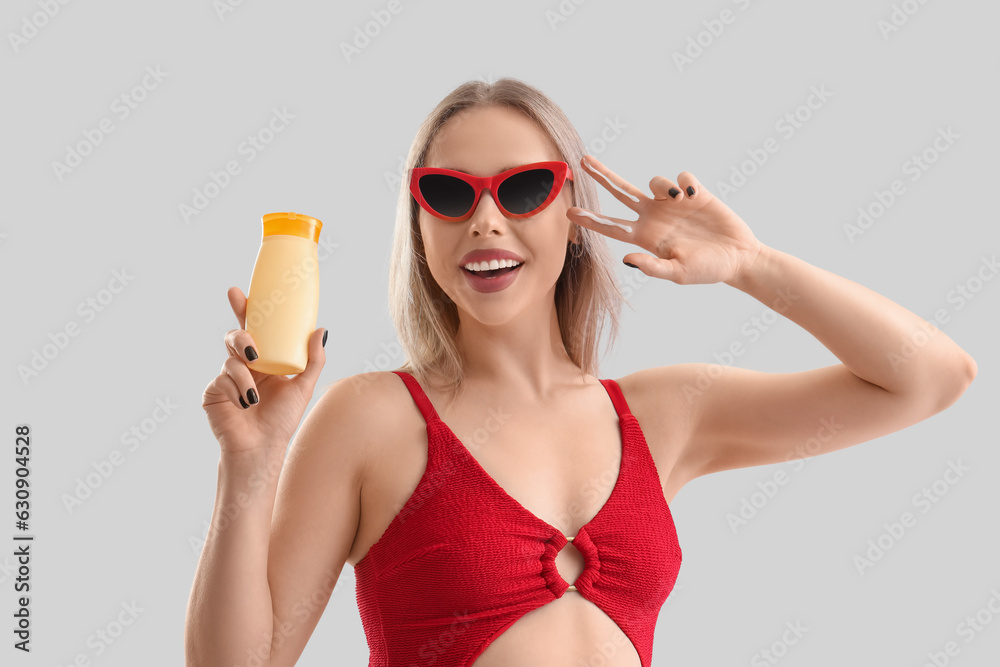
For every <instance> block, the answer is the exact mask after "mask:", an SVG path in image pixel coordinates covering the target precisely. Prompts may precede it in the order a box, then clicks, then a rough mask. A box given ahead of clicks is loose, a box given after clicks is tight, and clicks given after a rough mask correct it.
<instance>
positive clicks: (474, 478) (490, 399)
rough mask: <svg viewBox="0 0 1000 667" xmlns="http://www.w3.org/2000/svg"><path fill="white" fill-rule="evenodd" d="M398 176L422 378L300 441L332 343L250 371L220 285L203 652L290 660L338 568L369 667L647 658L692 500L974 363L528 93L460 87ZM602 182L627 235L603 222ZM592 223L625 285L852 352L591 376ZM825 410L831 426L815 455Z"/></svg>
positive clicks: (338, 387)
mask: <svg viewBox="0 0 1000 667" xmlns="http://www.w3.org/2000/svg"><path fill="white" fill-rule="evenodd" d="M407 168H408V169H407V172H406V173H407V179H406V180H404V182H403V184H402V187H401V189H400V200H399V207H398V215H397V220H396V230H395V239H394V244H393V251H392V262H391V265H390V283H391V284H390V304H391V308H392V313H393V316H394V319H395V324H396V327H397V332H398V335H399V339H400V342H401V344H402V345H403V348H404V350H405V352H406V354H407V364H406V365H405V366H403V367H402V368H400V369H397V370H396V371H393V372H376V373H365V374H360V375H356V376H353V377H350V378H345V379H342V380H340V381H338V382H336V383H334V384H333V385H331V386H330V387H329V388H328V389H327V390H325V391H324V393H323V394H322V395H321V396H320V398H319V400H318V401H317V403H316V405H315V406H314V408H313V410H312V411H311V412H310V413H309V415H308V416H307V417H306V419H305V421H304V422H303V423H302V427H301V429H299V430H298V433H297V434H295V430H296V428H297V427H298V425H299V421H300V419H301V417H302V415H303V413H304V411H305V408H306V406H307V405H308V403H309V401H310V398H311V396H312V395H313V390H314V387H315V384H316V381H317V379H318V378H319V375H320V371H321V370H322V368H323V365H324V363H325V360H326V357H325V352H324V347H323V346H324V344H325V343H326V342H327V332H326V330H325V329H319V330H317V331H315V332H314V333H313V335H312V338H311V339H310V342H309V344H310V348H309V351H310V361H309V366H308V367H307V368H306V370H305V371H304V372H302V373H301V374H299V375H298V376H295V377H292V378H286V377H283V376H270V375H264V374H261V373H257V372H255V371H254V370H253V360H254V358H255V356H256V355H255V354H254V341H253V340H252V339H251V337H250V336H249V335H248V334H247V332H246V331H245V330H244V329H243V326H244V317H245V308H246V299H245V297H244V295H243V294H242V293H241V292H240V290H239V289H238V288H235V287H234V288H231V289H230V291H229V299H230V303H231V304H232V307H233V311H234V312H235V314H236V317H237V319H238V321H239V324H240V328H239V329H234V330H232V331H230V332H229V333H228V334H227V335H226V347H227V349H228V351H229V358H228V359H227V360H226V362H225V364H224V366H223V369H222V372H221V373H220V374H219V376H218V377H217V378H215V379H214V380H213V381H212V382H211V383H210V384H209V385H208V387H207V388H206V390H205V393H204V400H203V405H204V408H205V411H206V413H207V415H208V419H209V423H210V425H211V428H212V431H213V433H214V434H215V436H216V437H217V439H218V440H219V443H220V446H221V456H220V460H219V484H218V491H217V496H216V503H215V510H214V514H213V521H212V528H211V531H210V533H209V536H208V539H207V541H206V544H205V548H204V550H203V553H202V555H201V560H200V561H199V564H198V570H197V573H196V576H195V581H194V586H193V589H192V591H191V597H190V602H189V608H188V619H187V626H186V654H187V662H188V665H191V666H195V665H198V666H202V665H204V666H209V665H211V666H213V667H214V666H217V665H226V666H229V665H236V664H242V665H269V666H270V667H279V666H282V667H283V666H287V665H293V664H295V662H296V660H297V659H298V657H299V655H300V654H301V652H302V650H303V648H304V646H305V644H306V641H307V640H308V638H309V637H310V635H311V634H312V632H313V629H314V628H315V627H316V623H317V622H318V620H319V618H320V615H321V614H322V612H323V609H324V608H325V606H326V604H327V601H328V599H329V596H330V594H331V592H332V590H333V588H334V586H335V584H336V582H337V579H338V577H339V576H340V573H341V571H342V569H343V566H344V563H350V564H351V566H352V567H354V568H355V575H356V578H357V601H358V606H359V610H360V613H361V617H362V620H363V623H364V628H365V633H366V635H367V639H368V643H369V647H370V650H371V664H372V665H379V666H386V667H397V666H398V667H404V666H405V667H409V666H410V665H436V666H439V667H469V666H470V665H472V664H475V665H476V667H500V666H504V667H507V666H509V665H518V666H519V667H525V666H533V665H539V666H540V665H546V666H551V665H566V666H569V665H578V664H591V660H592V659H597V658H600V659H601V661H602V662H601V664H605V665H609V666H612V667H649V665H650V663H651V656H652V640H653V631H654V626H655V623H656V617H657V614H658V612H659V609H660V607H661V605H662V604H663V602H664V601H665V600H666V598H667V596H668V595H669V593H670V591H671V589H672V588H673V585H674V581H675V579H676V576H677V572H678V570H679V568H680V564H681V549H680V545H679V543H678V540H677V535H676V532H675V531H674V525H673V520H672V517H671V514H670V509H669V505H668V503H669V502H670V501H672V500H673V498H674V496H675V495H676V494H677V492H678V491H679V490H680V489H681V488H682V487H683V486H684V484H686V483H687V482H689V481H690V480H692V479H694V478H696V477H698V476H701V475H706V474H709V473H712V472H717V471H720V470H729V469H733V468H741V467H747V466H759V465H765V464H770V463H779V462H784V461H787V460H790V459H792V458H803V457H806V456H815V455H817V454H823V453H827V452H832V451H836V450H839V449H843V448H845V447H849V446H851V445H854V444H857V443H860V442H865V441H868V440H872V439H873V438H878V437H879V436H882V435H885V434H888V433H892V432H894V431H897V430H900V429H902V428H905V427H907V426H909V425H911V424H914V423H917V422H919V421H921V420H923V419H926V418H928V417H930V416H932V415H934V414H936V413H937V412H940V411H941V410H944V409H945V408H946V407H948V406H949V405H951V404H952V403H953V402H954V401H955V400H956V399H957V398H958V397H959V396H960V395H961V394H962V393H963V391H965V389H966V387H968V385H969V383H970V382H971V381H972V379H973V377H974V376H975V374H976V364H975V362H974V361H973V360H972V358H971V357H970V356H969V355H968V354H967V353H966V352H964V351H963V350H962V349H961V348H960V347H959V346H958V345H956V344H955V343H954V342H953V341H952V340H950V339H949V338H948V337H947V336H946V335H945V334H944V333H942V332H941V331H939V330H937V329H934V328H933V327H931V326H930V325H929V324H927V323H926V322H924V321H923V320H922V319H921V318H919V317H917V316H916V315H914V314H913V313H911V312H909V311H907V310H906V309H904V308H902V307H900V306H899V305H897V304H895V303H893V302H891V301H889V300H888V299H885V298H884V297H882V296H880V295H878V294H876V293H874V292H872V291H871V290H868V289H866V288H864V287H862V286H860V285H857V284H855V283H853V282H851V281H849V280H846V279H844V278H841V277H839V276H836V275H834V274H831V273H829V272H827V271H824V270H822V269H819V268H816V267H814V266H811V265H809V264H807V263H805V262H803V261H801V260H799V259H796V258H795V257H792V256H790V255H788V254H786V253H783V252H781V251H780V250H777V249H773V248H770V247H768V246H765V245H764V244H762V243H761V242H760V241H758V240H757V239H756V238H755V236H754V235H753V233H752V232H751V230H750V228H749V227H748V226H747V224H746V223H745V222H744V221H743V220H742V219H741V218H740V217H739V216H737V215H736V214H735V213H734V212H733V211H731V210H730V209H729V208H728V207H727V206H726V205H725V204H723V203H722V202H721V201H720V200H719V199H717V198H716V197H715V196H713V195H712V193H711V192H709V191H708V190H707V189H706V188H705V187H704V186H703V185H702V184H701V183H700V182H699V181H698V180H697V179H696V178H695V177H694V175H692V174H691V173H689V172H681V173H680V174H679V176H678V178H677V180H676V182H675V181H672V180H670V179H668V178H665V177H663V176H656V177H654V178H653V179H652V180H651V181H650V182H649V193H646V192H643V191H642V190H641V189H640V188H637V187H635V186H634V185H632V184H630V183H628V182H626V181H625V180H624V179H622V178H621V177H619V176H618V175H617V174H615V173H613V172H612V171H610V170H609V169H607V168H606V167H605V166H604V165H602V164H601V163H600V162H599V161H598V160H596V159H594V158H593V157H591V156H585V155H584V153H583V143H582V141H581V140H580V137H579V135H578V134H577V132H576V131H575V130H574V129H573V127H572V125H571V124H570V122H569V121H568V120H567V118H566V116H565V115H564V114H563V113H562V111H561V110H560V109H559V108H558V107H557V106H556V105H555V104H554V103H553V102H551V101H550V100H549V99H548V98H547V97H545V96H544V95H543V94H542V93H541V92H539V91H538V90H536V89H534V88H532V87H531V86H528V85H526V84H524V83H523V82H520V81H517V80H514V79H502V80H500V81H497V82H496V83H494V84H492V85H490V84H486V83H483V82H469V83H466V84H464V85H461V86H459V87H458V88H457V89H456V90H454V91H453V92H452V93H451V94H449V95H448V96H447V97H446V98H445V99H444V100H443V101H442V102H441V103H440V104H439V105H438V107H437V108H436V109H435V110H434V111H433V112H432V113H431V114H430V115H429V116H428V118H427V119H426V121H425V123H424V124H423V126H422V127H421V129H420V131H419V133H418V134H417V137H416V138H415V141H414V143H413V145H412V147H411V149H410V153H409V156H408V159H407ZM597 185H600V186H601V187H604V188H605V189H606V190H607V191H608V192H610V193H611V194H612V195H613V196H614V197H615V198H616V199H618V200H619V201H621V202H622V203H623V204H625V205H626V206H628V207H629V208H630V209H632V210H633V211H634V212H635V213H636V216H637V219H636V220H634V221H630V220H623V219H617V218H610V219H609V218H606V217H603V216H601V215H600V214H599V213H598V211H599V206H598V198H597ZM604 236H607V237H610V238H614V239H618V240H620V241H624V242H627V243H630V244H632V245H634V246H636V247H637V249H642V250H644V251H645V252H630V253H628V254H627V255H625V258H624V260H625V261H626V263H627V264H628V263H630V264H631V265H633V266H635V267H636V268H634V269H629V270H630V271H631V270H639V271H642V272H643V273H645V274H647V275H649V276H653V277H656V278H660V279H663V280H670V281H673V282H675V283H678V284H682V285H688V284H704V283H716V282H723V283H725V284H727V285H730V286H732V287H734V288H736V289H740V290H742V291H744V292H746V293H747V294H750V295H751V296H753V297H755V298H757V299H759V300H760V301H761V302H762V303H763V304H765V305H767V306H769V307H773V308H774V309H775V310H776V311H778V312H780V313H781V314H782V315H784V316H785V317H787V318H789V319H790V320H792V321H794V322H795V323H796V324H798V325H800V326H801V327H803V328H804V329H806V330H807V331H809V332H810V333H812V334H813V335H814V336H815V337H816V338H817V339H818V340H819V341H820V342H821V343H822V344H823V345H825V346H826V347H827V348H829V349H830V351H831V352H833V353H834V354H835V355H836V356H837V357H838V358H839V359H840V360H841V362H842V363H840V364H836V365H833V366H828V367H826V368H818V369H814V370H807V371H802V372H798V373H775V374H771V373H762V372H757V371H750V370H743V369H738V368H730V367H720V366H715V365H712V366H709V365H707V364H697V363H690V364H680V365H675V366H667V367H659V368H649V369H645V370H641V371H638V372H636V373H632V374H630V375H627V376H625V377H622V378H620V379H619V380H617V381H615V380H610V379H598V377H597V375H596V373H597V372H598V371H597V347H598V340H599V339H600V332H601V329H602V326H603V323H604V320H605V318H606V317H610V319H611V324H612V331H611V333H612V336H611V340H613V339H614V336H615V334H616V333H617V327H618V319H617V317H618V309H619V307H620V303H621V300H622V298H621V294H620V293H619V292H618V291H617V287H616V282H615V272H614V269H613V265H612V260H611V258H610V255H609V252H608V248H607V244H606V242H605V240H604V238H603V237H604ZM789 294H793V295H794V298H790V297H789V296H788V295H789ZM848 314H849V316H846V315H848ZM928 332H930V333H928ZM334 339H335V340H336V334H334ZM914 340H919V341H921V343H922V344H920V345H908V342H909V341H914ZM824 420H829V421H831V422H832V423H835V424H838V425H839V427H838V428H836V429H832V430H830V429H828V431H827V432H824V433H825V437H823V438H821V440H822V442H823V445H822V447H820V448H818V449H815V448H814V449H811V450H803V449H802V448H801V443H803V442H806V441H808V440H810V439H813V441H817V440H820V439H818V438H816V437H815V436H816V435H817V433H818V432H819V430H820V429H821V428H824V423H825V422H824ZM293 434H295V440H294V442H293V443H292V445H291V448H290V449H289V453H288V456H287V459H286V457H285V449H286V446H287V445H288V443H289V441H290V440H291V438H292V435H293ZM279 472H280V477H279Z"/></svg>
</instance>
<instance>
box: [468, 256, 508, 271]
mask: <svg viewBox="0 0 1000 667" xmlns="http://www.w3.org/2000/svg"><path fill="white" fill-rule="evenodd" d="M520 263H521V262H518V261H515V260H513V259H491V260H490V261H488V262H469V263H468V264H466V265H465V268H467V269H468V270H469V271H491V270H493V269H504V268H507V267H510V266H518V265H519V264H520Z"/></svg>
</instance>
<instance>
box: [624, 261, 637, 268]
mask: <svg viewBox="0 0 1000 667" xmlns="http://www.w3.org/2000/svg"><path fill="white" fill-rule="evenodd" d="M622 262H625V260H624V259H623V260H622ZM625 266H631V267H632V268H633V269H638V268H639V267H638V266H636V265H635V264H629V263H628V262H625Z"/></svg>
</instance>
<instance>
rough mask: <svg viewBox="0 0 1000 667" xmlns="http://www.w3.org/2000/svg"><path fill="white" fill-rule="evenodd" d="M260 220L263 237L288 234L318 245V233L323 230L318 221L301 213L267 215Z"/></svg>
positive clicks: (321, 224)
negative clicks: (262, 225) (262, 227)
mask: <svg viewBox="0 0 1000 667" xmlns="http://www.w3.org/2000/svg"><path fill="white" fill-rule="evenodd" d="M261 220H262V221H263V223H264V236H270V235H272V234H288V235H289V236H301V237H302V238H306V239H309V240H310V241H313V242H314V243H318V242H319V232H320V230H321V229H323V223H322V222H321V221H320V220H318V219H317V218H313V217H310V216H308V215H303V214H302V213H268V214H266V215H264V216H263V217H262V218H261Z"/></svg>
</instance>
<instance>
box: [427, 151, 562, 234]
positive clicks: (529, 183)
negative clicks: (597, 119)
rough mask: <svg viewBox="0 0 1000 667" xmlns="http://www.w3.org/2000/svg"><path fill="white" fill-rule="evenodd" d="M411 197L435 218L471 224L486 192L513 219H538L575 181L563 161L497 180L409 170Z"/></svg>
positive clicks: (507, 173) (524, 169) (537, 164)
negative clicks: (538, 215) (561, 192)
mask: <svg viewBox="0 0 1000 667" xmlns="http://www.w3.org/2000/svg"><path fill="white" fill-rule="evenodd" d="M410 172H411V173H410V193H411V194H412V195H413V197H414V198H415V199H416V200H417V202H418V203H419V204H420V206H421V207H422V208H423V209H424V210H425V211H427V212H428V213H430V214H431V215H433V216H436V217H438V218H442V219H444V220H451V221H454V222H459V221H462V220H468V219H469V218H470V217H471V216H472V212H473V211H475V210H476V206H477V205H478V204H479V197H480V195H482V193H483V190H489V191H490V194H492V195H493V201H495V202H496V205H497V207H498V208H499V209H500V210H501V211H502V212H503V214H504V215H505V216H507V217H510V218H526V217H528V216H531V215H535V214H536V213H538V212H539V211H541V210H542V209H544V208H545V207H546V206H548V205H549V204H551V203H552V202H553V201H554V200H555V198H556V197H558V196H559V193H560V191H562V187H563V184H564V183H565V182H566V181H567V180H570V181H572V180H573V170H572V169H570V167H569V165H568V164H566V163H565V162H561V161H546V162H532V163H531V164H524V165H521V166H520V167H514V168H513V169H508V170H507V171H502V172H500V173H499V174H497V175H495V176H473V175H472V174H466V173H465V172H463V171H455V170H454V169H439V168H437V167H415V168H413V169H411V170H410Z"/></svg>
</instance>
